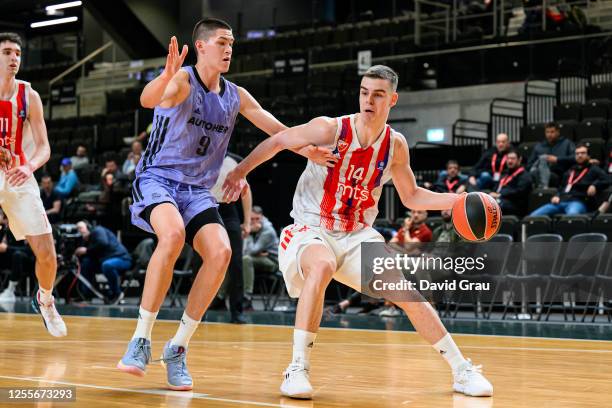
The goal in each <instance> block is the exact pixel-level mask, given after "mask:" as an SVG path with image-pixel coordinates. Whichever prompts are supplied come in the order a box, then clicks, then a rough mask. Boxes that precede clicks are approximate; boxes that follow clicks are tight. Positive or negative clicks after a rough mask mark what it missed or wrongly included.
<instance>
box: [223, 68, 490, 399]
mask: <svg viewBox="0 0 612 408" xmlns="http://www.w3.org/2000/svg"><path fill="white" fill-rule="evenodd" d="M397 82H398V77H397V74H396V73H395V72H394V71H393V70H392V69H391V68H389V67H386V66H382V65H377V66H373V67H371V68H370V69H369V70H368V71H367V72H366V74H365V75H364V76H363V79H362V81H361V91H360V97H359V104H360V112H359V113H357V114H354V115H349V116H345V117H341V118H335V119H333V118H328V117H319V118H315V119H313V120H312V121H310V122H309V123H307V124H304V125H301V126H296V127H294V128H291V129H288V130H286V131H283V132H281V133H280V134H278V135H275V136H273V137H272V138H270V139H268V140H266V141H264V142H263V143H261V144H260V145H259V146H258V147H257V148H255V150H253V151H252V152H251V154H249V155H248V156H247V158H246V159H245V160H244V161H242V162H241V163H240V164H239V165H238V166H237V167H236V169H234V170H233V171H232V172H231V173H230V174H229V175H228V176H227V178H226V182H225V185H224V189H225V194H226V198H227V199H231V200H235V199H236V198H237V195H238V194H239V193H240V187H241V186H242V185H243V184H244V182H245V177H246V175H247V174H248V173H249V172H250V171H252V170H253V169H254V168H255V167H257V166H258V165H260V164H261V163H263V162H265V161H266V160H269V159H270V158H272V157H273V156H274V155H275V154H276V153H277V152H279V151H281V150H283V149H296V148H297V149H299V148H300V147H302V146H306V145H309V144H314V145H315V146H332V149H333V148H335V153H336V155H337V157H338V162H337V163H336V165H335V167H334V168H333V169H332V168H327V167H324V166H319V165H316V164H314V163H312V162H310V161H309V162H308V165H307V166H306V169H305V170H304V172H303V173H302V176H301V177H300V180H299V182H298V185H297V187H296V191H295V196H294V200H293V211H292V213H291V215H292V217H293V218H294V220H295V224H293V225H291V226H289V227H287V228H285V229H284V230H283V233H282V235H281V239H280V247H279V265H280V269H281V271H282V272H283V276H284V278H285V282H286V285H287V290H288V292H289V294H290V295H291V296H292V297H299V302H298V307H297V312H296V318H295V330H294V335H293V360H292V361H291V364H289V367H288V368H287V370H286V371H285V373H284V381H283V383H282V385H281V393H282V394H283V395H285V396H289V397H293V398H311V397H312V394H313V389H312V386H311V385H310V381H309V375H308V372H309V369H310V352H311V349H312V347H313V345H314V341H315V337H316V333H317V331H318V329H319V325H320V322H321V314H322V311H323V301H324V297H325V289H326V287H327V286H328V284H329V282H330V281H331V279H332V278H333V279H336V280H337V281H339V282H342V283H344V284H346V285H348V286H350V287H352V288H353V289H355V290H357V291H361V263H360V258H361V246H360V245H361V243H363V242H381V243H382V242H384V239H383V237H382V236H381V235H380V234H379V233H378V232H376V231H375V230H374V229H373V228H372V223H373V222H374V220H375V218H376V215H377V213H378V209H377V204H378V199H379V198H380V195H381V191H382V186H383V185H384V184H385V182H387V181H388V180H390V179H392V180H393V183H394V184H395V187H396V189H397V191H398V193H399V196H400V198H401V200H402V203H403V204H404V206H406V207H407V208H411V209H414V210H446V209H449V208H452V206H453V204H454V202H455V200H457V198H458V197H459V196H458V195H456V194H440V193H434V192H431V191H428V190H425V189H423V188H420V187H418V186H417V184H416V181H415V177H414V174H413V172H412V170H411V168H410V158H409V153H408V144H407V142H406V139H405V138H404V136H402V135H401V134H399V133H397V132H395V131H394V130H393V129H391V128H390V127H389V125H387V124H386V122H387V119H388V117H389V111H390V110H391V108H392V107H393V106H394V105H395V104H396V103H397V99H398V94H397V92H396V89H397ZM395 303H396V304H397V305H398V306H399V307H401V308H402V309H403V310H404V311H405V312H406V314H407V315H408V317H409V318H410V321H411V322H412V324H413V325H414V327H415V329H416V330H417V331H418V332H419V333H420V334H421V336H423V338H424V339H425V340H426V341H428V342H429V343H430V344H431V345H432V346H433V347H434V348H435V349H436V350H437V351H438V352H439V353H440V354H441V355H442V357H443V358H444V359H445V360H446V361H447V362H448V364H449V365H450V367H451V369H452V374H453V378H454V384H453V388H454V390H455V391H457V392H461V393H464V394H466V395H471V396H491V395H492V394H493V386H492V385H491V384H490V383H489V381H487V380H486V379H485V378H484V376H483V375H482V374H481V373H480V367H479V366H474V365H473V364H472V363H471V361H470V360H469V359H465V358H464V357H463V355H462V354H461V352H460V351H459V349H458V348H457V345H456V344H455V342H454V341H453V339H452V338H451V336H450V334H449V333H448V332H447V331H446V329H445V328H444V326H443V325H442V322H441V321H440V319H439V317H438V315H437V314H436V312H435V310H434V309H433V308H432V307H431V305H430V304H429V303H427V302H414V301H411V302H401V301H396V302H395Z"/></svg>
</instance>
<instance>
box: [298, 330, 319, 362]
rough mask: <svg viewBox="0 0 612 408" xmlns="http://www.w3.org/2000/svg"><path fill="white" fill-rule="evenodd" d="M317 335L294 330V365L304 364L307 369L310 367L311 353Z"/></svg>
mask: <svg viewBox="0 0 612 408" xmlns="http://www.w3.org/2000/svg"><path fill="white" fill-rule="evenodd" d="M316 338H317V333H312V332H309V331H306V330H300V329H295V330H293V360H292V362H293V363H299V362H303V363H304V364H305V365H306V367H308V366H309V365H310V353H311V352H312V348H313V346H314V341H315V339H316Z"/></svg>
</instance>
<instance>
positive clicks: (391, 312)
mask: <svg viewBox="0 0 612 408" xmlns="http://www.w3.org/2000/svg"><path fill="white" fill-rule="evenodd" d="M378 315H379V316H380V317H400V316H401V315H402V311H401V310H399V309H398V308H396V307H393V306H389V307H388V308H386V309H383V310H381V311H380V313H379V314H378Z"/></svg>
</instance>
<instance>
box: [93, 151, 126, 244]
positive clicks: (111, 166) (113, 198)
mask: <svg viewBox="0 0 612 408" xmlns="http://www.w3.org/2000/svg"><path fill="white" fill-rule="evenodd" d="M101 184H102V194H101V195H100V203H101V204H103V205H104V211H103V215H102V218H101V222H102V224H104V225H105V226H106V227H108V228H110V229H111V230H112V231H115V232H116V231H118V230H119V228H121V223H122V218H121V202H122V201H123V199H124V198H125V197H127V196H128V195H129V190H130V186H129V180H128V178H127V176H126V175H125V174H123V173H122V172H121V171H120V170H119V168H118V166H117V162H116V161H115V160H114V159H110V160H107V161H106V166H105V167H104V170H103V171H102V180H101Z"/></svg>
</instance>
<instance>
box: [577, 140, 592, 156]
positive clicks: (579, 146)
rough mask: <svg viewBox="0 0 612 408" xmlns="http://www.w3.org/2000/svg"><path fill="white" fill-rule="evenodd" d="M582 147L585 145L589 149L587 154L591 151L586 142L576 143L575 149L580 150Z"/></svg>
mask: <svg viewBox="0 0 612 408" xmlns="http://www.w3.org/2000/svg"><path fill="white" fill-rule="evenodd" d="M581 147H584V148H585V149H587V154H589V153H590V149H589V145H587V144H586V143H582V142H580V143H578V144H577V145H576V149H574V150H578V149H580V148H581Z"/></svg>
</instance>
